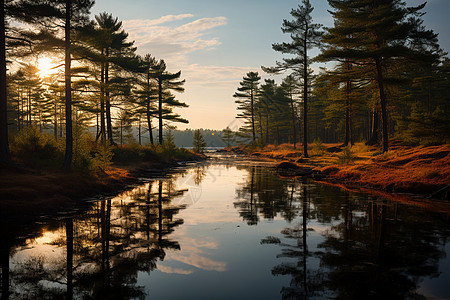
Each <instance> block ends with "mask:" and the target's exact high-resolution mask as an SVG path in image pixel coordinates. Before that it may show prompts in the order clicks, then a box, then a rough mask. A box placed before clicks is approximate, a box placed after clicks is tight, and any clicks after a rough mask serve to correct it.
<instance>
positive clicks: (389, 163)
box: [228, 142, 450, 200]
mask: <svg viewBox="0 0 450 300" xmlns="http://www.w3.org/2000/svg"><path fill="white" fill-rule="evenodd" d="M228 150H230V151H233V152H237V153H244V154H247V155H250V156H256V157H260V158H265V159H271V160H274V161H287V162H290V163H291V164H294V165H295V166H296V167H298V168H299V169H301V170H312V172H313V174H314V175H315V176H314V177H315V179H317V180H319V181H326V182H332V183H336V184H344V185H350V186H358V187H363V188H370V189H376V190H381V191H386V192H389V193H413V194H420V195H424V196H427V197H431V198H438V199H445V200H450V199H449V197H450V190H449V185H450V145H440V146H428V147H407V146H402V145H400V144H399V143H395V142H394V143H392V145H391V150H390V151H389V152H387V153H385V154H383V153H381V152H380V151H379V149H378V148H376V147H368V146H365V145H364V144H357V145H355V146H354V147H352V148H351V150H350V151H347V149H345V148H342V147H339V145H336V144H334V145H312V146H311V150H310V156H311V157H310V158H304V157H303V156H302V152H301V150H300V149H293V147H292V145H281V146H279V147H274V146H268V147H266V148H263V149H256V150H255V149H253V150H252V149H246V148H243V147H239V148H236V147H235V148H230V149H228Z"/></svg>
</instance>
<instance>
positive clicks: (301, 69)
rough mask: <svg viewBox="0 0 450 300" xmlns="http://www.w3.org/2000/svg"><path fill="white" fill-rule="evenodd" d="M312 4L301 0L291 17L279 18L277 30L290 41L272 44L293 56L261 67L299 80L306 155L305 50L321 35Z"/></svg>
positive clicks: (307, 59) (307, 82)
mask: <svg viewBox="0 0 450 300" xmlns="http://www.w3.org/2000/svg"><path fill="white" fill-rule="evenodd" d="M312 11H313V7H312V6H311V3H310V1H309V0H303V1H302V5H299V6H298V8H296V9H292V11H291V15H292V17H294V19H293V20H291V21H289V20H283V26H282V27H281V30H282V31H283V33H288V34H290V38H291V41H290V42H289V43H287V42H284V43H281V44H277V43H276V44H273V45H272V48H273V49H274V50H275V51H278V52H282V53H284V54H290V55H292V56H293V57H289V58H284V59H283V61H282V62H277V63H276V66H275V67H269V68H268V67H262V69H263V70H264V71H265V72H268V73H275V74H277V73H280V72H284V71H286V70H293V72H294V74H295V75H297V76H299V77H300V78H301V80H302V83H303V153H304V156H305V157H308V94H309V92H310V83H311V78H310V74H311V72H310V70H309V66H310V64H311V59H310V57H309V55H308V51H309V50H311V49H312V48H315V47H318V46H319V43H320V39H321V36H322V34H323V33H322V31H321V30H320V28H321V27H322V25H320V24H316V23H313V19H312V17H311V13H312Z"/></svg>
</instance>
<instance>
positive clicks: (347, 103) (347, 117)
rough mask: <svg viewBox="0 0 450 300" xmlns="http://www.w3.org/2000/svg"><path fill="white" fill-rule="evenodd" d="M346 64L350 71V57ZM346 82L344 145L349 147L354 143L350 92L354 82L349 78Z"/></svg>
mask: <svg viewBox="0 0 450 300" xmlns="http://www.w3.org/2000/svg"><path fill="white" fill-rule="evenodd" d="M345 64H346V66H347V70H348V71H350V70H351V64H350V62H349V61H348V59H346V62H345ZM345 84H346V89H345V93H346V95H345V96H346V98H345V141H344V146H345V147H347V146H348V145H349V144H350V146H352V145H353V138H352V123H351V104H350V94H351V92H352V82H351V80H348V79H347V80H346V83H345Z"/></svg>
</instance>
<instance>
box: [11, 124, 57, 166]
mask: <svg viewBox="0 0 450 300" xmlns="http://www.w3.org/2000/svg"><path fill="white" fill-rule="evenodd" d="M11 154H12V155H13V156H14V157H16V158H17V159H18V160H20V161H21V162H23V163H25V164H28V165H30V166H33V167H36V166H42V165H57V164H58V162H59V161H60V160H61V159H62V155H63V153H62V152H61V151H60V150H59V149H58V144H57V142H56V141H55V138H54V137H53V136H52V135H50V134H48V133H41V132H40V131H39V129H38V128H36V127H33V126H29V127H26V128H24V129H22V130H21V131H19V133H17V135H16V136H14V137H13V138H12V139H11Z"/></svg>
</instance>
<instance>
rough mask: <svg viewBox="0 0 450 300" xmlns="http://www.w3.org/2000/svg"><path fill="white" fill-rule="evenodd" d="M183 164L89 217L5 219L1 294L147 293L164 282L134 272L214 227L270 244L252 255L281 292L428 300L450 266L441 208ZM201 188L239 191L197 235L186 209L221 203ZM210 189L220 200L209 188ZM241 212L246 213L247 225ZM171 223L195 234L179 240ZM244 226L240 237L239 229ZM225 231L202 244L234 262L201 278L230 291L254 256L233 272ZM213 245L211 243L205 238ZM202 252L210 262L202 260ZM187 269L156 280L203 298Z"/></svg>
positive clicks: (242, 169) (255, 169) (259, 169)
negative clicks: (264, 254) (151, 281)
mask: <svg viewBox="0 0 450 300" xmlns="http://www.w3.org/2000/svg"><path fill="white" fill-rule="evenodd" d="M213 167H214V168H216V169H215V170H216V171H214V172H216V173H214V172H213V171H212V168H213ZM186 170H187V171H186ZM186 170H185V171H186V172H185V171H183V170H180V171H178V172H174V173H172V174H170V175H169V176H168V178H162V179H155V180H152V181H149V182H148V183H146V184H143V185H141V186H139V187H137V188H134V189H131V190H130V191H127V192H124V193H122V194H120V195H119V196H117V197H115V198H112V199H102V200H100V201H96V202H93V203H92V207H90V208H89V209H86V210H85V211H84V212H83V213H77V214H74V215H69V214H68V215H65V216H64V217H60V218H55V219H53V220H49V221H46V222H42V223H36V224H34V225H27V226H23V224H19V223H17V224H13V223H11V222H10V221H8V222H4V221H2V223H0V226H1V230H0V235H1V236H0V239H1V245H0V268H1V294H0V295H1V299H30V298H34V299H99V298H101V299H145V298H146V297H148V291H149V289H150V290H152V289H155V288H158V286H150V285H148V283H149V282H145V281H142V280H141V281H140V280H139V276H140V275H139V274H147V275H148V276H150V273H151V274H152V276H153V277H154V276H155V271H156V269H158V265H159V264H161V263H162V262H163V261H164V260H165V259H166V257H167V255H168V253H169V254H172V255H174V253H181V252H183V250H182V246H183V245H181V244H180V243H184V244H186V243H187V242H186V241H193V239H195V238H197V239H198V237H199V236H203V234H205V233H209V232H213V233H212V234H215V235H217V236H220V235H223V236H231V235H232V239H233V240H236V239H242V241H243V243H244V242H246V245H247V246H246V247H249V249H243V248H242V249H238V250H237V251H236V252H235V253H237V254H236V255H242V257H246V255H247V256H248V255H252V254H255V253H256V252H257V251H259V252H261V253H262V252H264V251H265V249H269V248H270V249H271V251H270V252H267V253H271V255H273V256H276V257H273V259H272V257H262V256H261V258H259V257H258V259H259V260H257V261H256V264H258V265H264V264H265V265H268V269H267V270H269V271H268V272H267V273H270V272H271V275H270V274H268V276H267V277H264V276H263V277H261V278H265V279H264V280H268V282H260V284H261V285H266V286H271V285H270V284H269V281H275V277H277V278H280V277H282V278H285V279H286V280H283V281H279V283H278V281H277V283H276V285H275V286H274V287H275V288H276V289H277V293H278V292H279V296H280V298H282V299H307V298H311V299H312V298H319V299H320V298H333V299H335V298H336V299H380V298H383V297H386V298H396V299H404V298H414V299H422V298H423V299H424V298H425V297H426V296H427V295H429V294H430V293H429V291H426V289H427V282H428V281H429V280H432V279H438V278H439V277H440V276H442V274H443V273H445V274H444V275H445V276H447V277H448V273H449V270H448V269H442V268H441V265H442V261H443V260H445V259H446V257H445V256H446V254H448V239H449V237H450V223H449V222H448V221H449V220H448V215H446V214H441V213H439V212H433V211H430V210H425V209H421V208H418V207H415V206H410V205H407V204H404V203H399V202H395V201H391V200H387V199H384V198H380V197H375V196H368V195H364V194H359V193H357V192H351V191H345V190H342V189H339V188H338V187H332V186H327V185H322V184H318V183H314V182H311V181H309V180H306V179H301V178H280V177H279V176H277V175H276V174H275V173H274V172H273V171H271V170H270V169H268V168H267V166H264V165H258V164H248V163H240V164H232V163H230V162H225V163H223V162H215V163H212V164H200V165H193V166H190V167H187V168H186ZM227 172H231V173H229V174H237V175H233V176H241V177H239V179H233V180H234V181H233V182H235V184H230V183H229V182H230V181H227V183H222V184H221V182H220V181H221V180H223V181H224V182H225V180H226V178H227V177H226V176H223V177H221V176H220V175H221V174H222V175H223V174H228V173H227ZM232 172H234V173H232ZM230 176H231V175H230ZM228 180H231V179H228ZM180 182H181V185H180ZM214 184H215V185H214ZM202 185H204V186H203V188H204V189H205V190H204V191H203V192H204V193H206V192H207V189H208V187H211V186H214V187H215V188H220V189H223V190H222V191H224V190H225V188H226V189H227V190H231V195H234V197H231V198H227V199H224V201H223V202H224V203H225V204H224V205H225V206H224V207H223V208H220V209H218V211H219V212H220V211H225V210H226V207H228V206H229V204H231V213H232V214H233V215H232V216H231V217H229V216H228V215H227V218H230V221H227V220H228V219H225V218H221V219H220V222H219V220H217V221H215V222H216V223H214V222H213V223H203V224H202V223H201V222H206V221H197V223H198V226H199V229H197V230H198V231H196V232H194V231H193V230H196V229H195V228H196V227H195V226H194V225H196V224H197V223H195V224H194V223H192V224H190V225H189V226H182V225H183V224H184V220H183V218H182V217H181V216H182V215H183V212H184V211H187V210H188V208H189V209H190V207H191V206H192V207H193V208H196V204H199V203H200V205H198V206H197V208H196V209H198V211H196V210H195V209H192V210H191V216H195V217H196V218H199V217H198V214H199V215H200V216H207V215H208V213H209V212H208V211H203V210H202V209H203V208H204V207H214V205H219V204H218V202H211V205H210V206H207V203H206V202H207V199H203V200H202V201H203V202H202V201H200V200H199V199H201V197H202ZM180 186H183V187H188V188H185V189H180V188H179V187H180ZM216 194H218V195H216ZM186 195H188V196H189V197H187V196H186ZM208 195H209V197H211V195H213V196H215V197H217V199H221V198H220V197H222V196H221V195H220V193H214V192H212V193H211V192H210V193H209V194H208ZM227 195H228V194H227ZM223 197H224V196H223ZM198 201H200V202H198ZM211 201H213V200H211ZM216 201H217V200H216ZM208 205H209V204H208ZM188 206H189V207H188ZM193 213H196V214H197V215H193ZM217 216H218V217H220V216H222V215H219V214H218V215H217ZM199 220H203V219H200V218H199ZM209 220H210V219H208V221H209ZM235 220H242V226H238V227H240V229H239V230H240V231H238V230H237V229H236V225H235V222H236V221H235ZM186 221H189V220H186ZM227 222H228V223H230V224H232V225H231V226H230V228H231V231H230V232H228V231H226V230H225V227H226V225H224V224H227ZM193 224H194V225H193ZM205 224H206V225H205ZM181 227H183V230H184V231H183V230H181V229H180V228H181ZM243 227H245V228H243ZM186 228H187V229H186ZM208 228H212V229H211V230H209V229H208ZM257 228H264V230H263V229H261V230H262V234H261V233H258V232H256V233H255V230H252V229H257ZM267 228H269V229H267ZM215 230H217V231H215ZM245 230H247V231H245ZM175 231H178V232H184V234H193V236H192V237H189V238H188V239H183V238H181V236H178V237H179V238H175V239H176V240H175V239H174V236H175V237H176V236H177V235H176V234H173V233H174V232H175ZM240 232H244V233H245V234H242V236H240V235H239V233H240ZM213 237H216V236H213ZM208 238H209V239H208ZM222 238H223V237H222ZM228 238H229V237H226V238H224V240H223V241H225V240H226V241H228V244H227V243H225V242H222V240H219V239H218V240H217V241H215V240H214V243H213V242H212V240H210V239H211V236H210V237H205V240H204V243H203V244H201V245H200V246H199V247H203V253H207V254H208V259H210V260H209V261H212V262H214V261H220V262H222V261H223V263H222V264H223V265H224V266H227V267H221V268H216V269H215V271H214V272H216V273H214V272H213V271H211V269H208V270H206V271H203V272H205V273H204V274H206V275H205V276H206V277H205V278H213V276H219V275H218V274H219V273H220V276H223V277H220V278H221V280H223V281H222V282H221V284H222V285H223V286H226V292H228V293H229V295H231V296H232V295H233V293H235V292H233V291H243V289H242V287H235V286H232V285H231V284H228V282H227V281H229V282H233V280H235V279H236V278H239V276H243V275H242V274H241V273H242V270H243V269H245V270H249V271H250V272H251V270H253V268H254V267H255V265H252V263H253V264H255V262H250V261H251V260H249V259H245V260H242V259H237V261H239V265H240V268H241V269H236V270H241V271H240V272H241V273H239V272H237V273H236V271H235V273H233V270H234V269H233V266H234V265H233V261H234V260H235V259H233V258H229V261H226V262H225V261H224V260H225V257H227V256H226V255H225V254H226V253H225V254H224V252H221V251H230V249H232V248H226V249H227V250H221V249H220V247H230V242H229V241H230V240H228ZM249 239H254V241H255V242H254V243H253V244H254V245H253V244H249V243H248V240H249ZM177 240H179V241H177ZM183 241H184V242H183ZM209 244H211V246H208V247H210V248H208V247H207V246H206V245H209ZM216 245H217V248H216ZM184 246H185V247H184V248H185V249H184V251H185V253H184V254H183V255H184V256H183V257H189V258H191V259H192V257H193V256H192V255H189V253H187V251H189V247H188V245H184ZM258 247H259V248H258ZM446 247H447V250H446ZM191 248H193V247H191ZM194 248H195V247H194ZM261 248H262V249H261ZM233 251H234V250H233ZM446 251H447V253H446ZM254 257H255V259H256V257H257V256H256V255H255V256H254ZM169 259H170V256H169ZM198 259H199V261H202V262H205V261H206V259H205V258H203V257H200V256H198ZM447 260H448V259H447ZM186 262H187V261H186ZM172 263H173V262H172ZM242 264H248V265H244V266H242ZM447 268H448V266H447ZM166 269H167V268H166ZM161 274H162V273H161ZM186 274H187V275H183V276H184V277H182V276H181V275H179V274H178V277H177V275H176V274H175V275H174V274H168V273H164V275H158V276H167V277H161V278H162V280H170V284H168V285H169V286H179V287H180V288H185V289H186V292H187V291H188V290H187V288H188V287H189V288H190V289H191V290H193V291H194V292H196V293H198V297H197V299H200V298H202V297H203V298H204V299H206V298H205V295H204V294H202V292H203V293H204V292H205V291H206V290H207V287H205V286H203V283H202V282H198V283H197V284H198V286H192V282H190V283H189V286H183V285H182V283H180V282H181V281H177V280H181V279H183V278H188V277H192V278H194V279H195V278H197V277H195V276H202V275H201V274H203V273H202V270H201V268H200V267H196V268H192V270H191V269H190V271H189V272H186ZM196 274H200V275H196ZM222 274H223V275H222ZM255 275H256V274H255ZM169 276H170V277H169ZM258 276H259V274H258ZM180 278H181V279H180ZM258 278H259V277H258ZM244 281H245V280H244V278H242V282H244ZM194 282H196V280H194ZM440 282H442V281H440ZM143 283H144V284H143ZM243 285H244V283H243ZM234 289H235V290H234ZM254 289H255V290H254V291H252V288H249V287H248V286H247V287H246V288H245V291H246V293H244V294H234V295H240V296H242V298H248V297H250V298H251V297H252V295H253V296H254V295H258V293H257V292H256V290H257V289H258V287H257V286H255V287H254ZM427 293H428V294H427ZM433 293H435V294H438V295H441V296H440V297H441V298H445V297H446V296H449V295H448V287H446V286H443V285H442V284H439V286H438V287H437V288H435V290H433V291H432V292H431V294H433ZM439 293H440V294H439ZM446 293H447V294H446ZM259 295H261V294H259ZM442 295H444V296H442ZM222 296H223V297H228V294H224V295H222ZM247 296H248V297H247ZM238 298H239V297H238ZM437 298H439V296H438V297H437Z"/></svg>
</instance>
